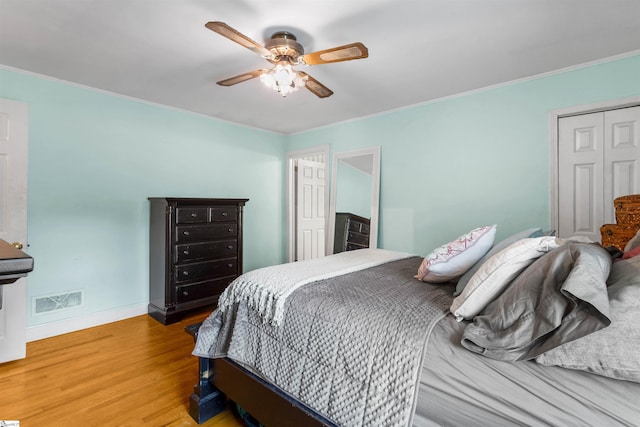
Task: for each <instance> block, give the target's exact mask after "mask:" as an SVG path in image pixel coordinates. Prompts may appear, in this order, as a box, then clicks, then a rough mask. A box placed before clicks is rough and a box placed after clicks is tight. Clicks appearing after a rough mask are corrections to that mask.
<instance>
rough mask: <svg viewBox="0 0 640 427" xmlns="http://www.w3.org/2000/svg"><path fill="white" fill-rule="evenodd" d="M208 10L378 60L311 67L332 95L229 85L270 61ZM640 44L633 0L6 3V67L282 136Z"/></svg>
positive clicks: (264, 33)
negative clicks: (217, 29) (222, 28)
mask: <svg viewBox="0 0 640 427" xmlns="http://www.w3.org/2000/svg"><path fill="white" fill-rule="evenodd" d="M208 21H223V22H226V23H227V24H229V25H230V26H232V27H234V28H236V29H237V30H238V31H240V32H241V33H243V34H245V35H247V36H248V37H250V38H252V39H254V40H256V41H258V42H261V43H264V41H265V40H266V39H268V38H269V36H270V35H271V34H272V33H273V32H275V31H278V30H288V31H291V32H293V33H294V34H295V35H296V36H297V37H298V41H299V42H300V43H301V44H302V45H303V46H304V48H305V51H306V52H307V53H308V52H312V51H316V50H323V49H327V48H331V47H334V46H340V45H344V44H347V43H351V42H356V41H360V42H362V43H364V44H365V45H366V46H367V47H368V49H369V58H366V59H360V60H356V61H346V62H340V63H334V64H324V65H316V66H314V67H309V68H306V67H305V69H304V70H305V71H306V72H308V73H309V74H310V75H311V76H313V77H314V78H315V79H317V80H319V81H320V82H321V83H323V84H324V85H326V86H327V87H329V88H330V89H332V90H333V91H334V92H335V94H334V95H333V96H331V97H329V98H325V99H319V98H317V97H316V96H314V95H313V94H312V93H311V92H309V91H307V90H303V91H300V92H296V93H294V94H292V95H289V96H288V97H287V98H282V97H281V96H280V95H278V94H277V93H275V92H272V91H270V90H269V89H267V88H265V87H263V86H262V85H261V83H260V81H259V80H258V79H254V80H250V81H247V82H244V83H241V84H238V85H236V86H232V87H222V86H218V85H216V84H215V82H216V81H218V80H221V79H224V78H227V77H232V76H235V75H237V74H240V73H243V72H245V71H251V70H255V69H258V68H263V67H265V66H268V65H269V63H268V62H266V61H265V60H264V59H262V58H261V57H259V56H258V55H256V54H255V53H253V52H251V51H249V50H248V49H245V48H243V47H241V46H240V45H238V44H236V43H233V42H231V41H230V40H228V39H226V38H224V37H222V36H220V35H218V34H216V33H214V32H212V31H210V30H208V29H206V28H205V27H204V24H205V23H206V22H208ZM638 50H640V1H638V0H413V1H407V0H336V1H331V0H324V1H321V0H296V1H294V0H289V1H287V0H278V1H276V0H206V1H205V0H0V64H2V65H4V66H9V67H12V68H17V69H21V70H26V71H30V72H34V73H38V74H42V75H46V76H51V77H54V78H57V79H62V80H65V81H69V82H73V83H77V84H81V85H86V86H90V87H93V88H98V89H102V90H105V91H108V92H112V93H116V94H121V95H126V96H130V97H134V98H138V99H142V100H147V101H151V102H154V103H158V104H163V105H167V106H171V107H175V108H178V109H182V110H187V111H192V112H196V113H200V114H204V115H207V116H211V117H217V118H220V119H223V120H226V121H230V122H233V123H238V124H242V125H246V126H251V127H255V128H260V129H266V130H270V131H273V132H278V133H283V134H290V133H296V132H301V131H304V130H308V129H312V128H316V127H320V126H324V125H327V124H331V123H335V122H340V121H345V120H350V119H354V118H358V117H363V116H368V115H372V114H377V113H380V112H384V111H389V110H393V109H398V108H402V107H405V106H409V105H414V104H419V103H423V102H427V101H429V100H433V99H437V98H441V97H446V96H450V95H454V94H459V93H464V92H467V91H471V90H474V89H478V88H482V87H487V86H491V85H495V84H499V83H502V82H507V81H513V80H516V79H521V78H525V77H529V76H533V75H537V74H540V73H545V72H549V71H553V70H558V69H563V68H567V67H572V66H576V65H579V64H585V63H589V62H592V61H597V60H600V59H603V58H609V57H614V56H618V55H624V54H627V53H629V52H634V51H638ZM0 84H1V82H0Z"/></svg>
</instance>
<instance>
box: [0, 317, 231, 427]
mask: <svg viewBox="0 0 640 427" xmlns="http://www.w3.org/2000/svg"><path fill="white" fill-rule="evenodd" d="M207 314H208V312H204V313H199V314H195V315H192V316H189V317H186V318H185V319H183V320H182V321H181V322H178V323H175V324H172V325H167V326H164V325H162V324H160V323H158V322H157V321H155V320H154V319H152V318H151V317H149V316H147V315H143V316H138V317H134V318H131V319H127V320H122V321H119V322H114V323H110V324H107V325H102V326H98V327H95V328H90V329H85V330H82V331H78V332H73V333H69V334H65V335H60V336H57V337H53V338H48V339H44V340H40V341H34V342H31V343H28V344H27V358H26V359H23V360H19V361H15V362H9V363H5V364H0V396H1V397H0V420H19V421H20V426H21V427H29V426H45V425H46V426H83V427H85V426H100V427H102V426H118V427H120V426H143V425H144V426H197V425H198V424H197V423H196V422H195V421H194V420H193V419H192V418H191V417H190V416H189V413H188V406H189V395H190V394H191V393H192V391H193V386H194V384H196V383H197V380H198V367H197V365H198V363H197V358H196V357H195V356H192V355H191V351H192V349H193V345H194V343H193V338H191V337H190V336H189V335H188V334H187V333H186V332H184V328H185V326H187V325H190V324H192V323H196V322H200V321H202V320H203V319H204V318H205V317H206V315H207ZM201 425H202V426H205V427H241V426H243V424H242V422H241V421H239V419H237V418H236V417H235V416H234V415H233V414H232V413H231V412H230V411H225V412H224V413H222V414H220V415H218V416H217V417H215V418H213V419H211V420H209V421H208V422H206V423H204V424H201Z"/></svg>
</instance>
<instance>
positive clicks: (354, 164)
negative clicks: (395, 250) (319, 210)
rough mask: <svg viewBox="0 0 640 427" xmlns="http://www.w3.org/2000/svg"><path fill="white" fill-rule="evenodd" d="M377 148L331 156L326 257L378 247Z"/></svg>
mask: <svg viewBox="0 0 640 427" xmlns="http://www.w3.org/2000/svg"><path fill="white" fill-rule="evenodd" d="M379 198H380V147H372V148H365V149H362V150H356V151H349V152H345V153H336V154H335V155H334V157H333V171H332V174H331V195H330V203H329V224H328V225H329V227H328V228H327V230H328V233H327V234H328V235H327V255H329V254H332V253H337V252H342V251H345V250H353V249H359V248H361V247H370V248H376V247H377V246H378V201H379Z"/></svg>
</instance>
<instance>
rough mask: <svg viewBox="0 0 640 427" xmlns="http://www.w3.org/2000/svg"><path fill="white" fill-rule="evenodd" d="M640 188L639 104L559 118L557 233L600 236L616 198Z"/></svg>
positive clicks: (611, 218)
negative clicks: (601, 228) (637, 105)
mask: <svg viewBox="0 0 640 427" xmlns="http://www.w3.org/2000/svg"><path fill="white" fill-rule="evenodd" d="M636 193H640V107H629V108H621V109H618V110H611V111H604V112H598V113H590V114H583V115H579V116H572V117H563V118H560V119H559V121H558V199H559V201H558V206H559V212H558V214H559V215H558V220H559V222H558V235H559V236H560V237H567V236H572V235H580V236H584V237H587V238H589V239H591V240H593V241H600V226H602V224H613V223H615V215H614V209H613V200H614V199H615V198H616V197H619V196H624V195H627V194H636Z"/></svg>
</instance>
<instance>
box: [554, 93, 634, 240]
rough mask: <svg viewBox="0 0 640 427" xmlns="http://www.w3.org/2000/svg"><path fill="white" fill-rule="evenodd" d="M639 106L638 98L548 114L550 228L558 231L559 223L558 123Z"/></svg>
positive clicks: (585, 105)
mask: <svg viewBox="0 0 640 427" xmlns="http://www.w3.org/2000/svg"><path fill="white" fill-rule="evenodd" d="M638 105H640V96H631V97H629V98H621V99H611V100H606V101H599V102H594V103H591V104H584V105H576V106H572V107H566V108H560V109H556V110H551V111H550V112H549V156H550V162H549V163H550V167H551V182H550V184H551V188H550V190H551V191H550V207H551V228H552V229H554V230H557V229H558V225H559V223H560V201H559V200H558V185H559V182H558V148H559V139H558V121H559V119H561V118H563V117H570V116H577V115H581V114H589V113H599V112H602V111H607V110H616V109H619V108H627V107H635V106H638Z"/></svg>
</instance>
